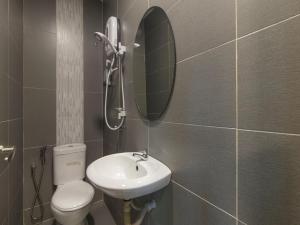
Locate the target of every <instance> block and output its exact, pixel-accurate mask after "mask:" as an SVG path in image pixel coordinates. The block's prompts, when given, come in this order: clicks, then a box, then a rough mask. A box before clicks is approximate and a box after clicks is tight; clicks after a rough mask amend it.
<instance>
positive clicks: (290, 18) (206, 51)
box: [174, 0, 300, 64]
mask: <svg viewBox="0 0 300 225" xmlns="http://www.w3.org/2000/svg"><path fill="white" fill-rule="evenodd" d="M180 1H181V0H179V1H178V3H179V2H180ZM176 4H177V3H174V5H176ZM298 16H300V14H297V15H295V16H292V17H289V18H287V19H284V20H282V21H280V22H277V23H274V24H272V25H269V26H267V27H264V28H261V29H259V30H256V31H254V32H251V33H249V34H246V35H244V36H241V37H238V36H237V30H236V37H235V39H233V40H230V41H227V42H224V43H223V44H220V45H218V46H216V47H213V48H210V49H207V50H205V51H202V52H199V53H197V54H195V55H192V56H189V57H187V58H184V59H182V60H179V61H178V62H176V64H180V63H183V62H185V61H189V60H192V59H193V58H196V57H198V56H201V55H204V54H206V53H209V52H211V51H214V50H216V49H218V48H220V47H223V46H225V45H227V44H230V43H232V42H234V41H239V40H241V39H243V38H246V37H248V36H251V35H253V34H256V33H258V32H260V31H264V30H267V29H269V28H272V27H275V26H276V25H279V24H281V23H284V22H287V21H289V20H292V19H294V18H297V17H298ZM236 24H237V21H236ZM236 26H237V25H236Z"/></svg>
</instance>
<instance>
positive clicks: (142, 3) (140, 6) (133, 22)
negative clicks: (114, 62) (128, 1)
mask: <svg viewBox="0 0 300 225" xmlns="http://www.w3.org/2000/svg"><path fill="white" fill-rule="evenodd" d="M147 8H148V3H147V1H146V0H139V1H135V3H134V4H133V5H132V7H131V8H130V10H129V11H128V13H126V15H124V16H123V17H121V32H122V41H123V44H124V45H126V47H127V49H126V57H125V59H124V77H125V81H126V82H131V81H132V80H133V79H132V73H133V72H132V71H133V70H132V64H133V61H132V60H133V43H134V40H135V35H136V32H137V30H138V26H139V23H140V21H141V19H142V18H143V16H144V13H145V12H146V10H147Z"/></svg>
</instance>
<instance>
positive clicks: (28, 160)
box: [23, 147, 53, 219]
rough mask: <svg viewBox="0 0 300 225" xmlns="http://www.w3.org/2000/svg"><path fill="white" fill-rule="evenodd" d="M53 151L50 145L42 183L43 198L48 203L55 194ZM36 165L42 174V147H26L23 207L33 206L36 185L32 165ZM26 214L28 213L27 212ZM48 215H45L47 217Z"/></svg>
mask: <svg viewBox="0 0 300 225" xmlns="http://www.w3.org/2000/svg"><path fill="white" fill-rule="evenodd" d="M52 151H53V148H52V147H49V148H48V150H47V151H46V164H45V167H44V176H43V181H42V185H41V190H40V193H41V198H42V200H43V202H44V204H46V203H47V202H50V201H51V197H52V194H53V180H52V179H53V178H52V177H53V175H52V174H53V168H52ZM33 164H34V165H35V166H36V174H37V177H38V176H39V175H40V173H41V170H42V165H41V162H40V148H31V149H24V171H23V179H24V187H23V192H24V195H23V208H24V209H28V208H30V207H31V204H32V202H33V198H34V187H33V183H32V178H31V166H32V165H33ZM25 214H26V213H25ZM46 218H47V217H45V219H46Z"/></svg>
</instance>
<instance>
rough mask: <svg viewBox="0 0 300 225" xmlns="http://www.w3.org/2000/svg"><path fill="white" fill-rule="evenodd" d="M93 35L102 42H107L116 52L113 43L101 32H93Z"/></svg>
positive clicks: (115, 51) (116, 52)
mask: <svg viewBox="0 0 300 225" xmlns="http://www.w3.org/2000/svg"><path fill="white" fill-rule="evenodd" d="M94 35H95V37H96V38H97V39H98V40H99V41H103V42H105V43H106V44H108V45H109V47H110V48H111V49H112V50H113V52H114V53H115V54H118V51H117V49H116V48H115V47H114V46H113V44H112V43H111V42H110V40H109V39H108V38H107V37H106V36H105V35H104V34H102V33H100V32H95V33H94Z"/></svg>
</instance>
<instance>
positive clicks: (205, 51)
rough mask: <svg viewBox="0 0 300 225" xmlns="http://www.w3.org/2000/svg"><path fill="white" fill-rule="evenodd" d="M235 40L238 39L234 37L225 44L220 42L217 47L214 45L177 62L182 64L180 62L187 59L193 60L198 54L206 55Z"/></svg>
mask: <svg viewBox="0 0 300 225" xmlns="http://www.w3.org/2000/svg"><path fill="white" fill-rule="evenodd" d="M234 41H236V39H233V40H230V41H227V42H224V43H223V44H220V45H218V46H216V47H213V48H210V49H207V50H204V51H202V52H199V53H197V54H195V55H192V56H189V57H187V58H185V59H182V60H179V61H178V62H176V64H180V63H183V62H185V61H189V60H192V59H194V58H196V57H198V56H201V55H205V54H206V53H209V52H211V51H214V50H216V49H218V48H220V47H223V46H225V45H228V44H230V43H232V42H234Z"/></svg>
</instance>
